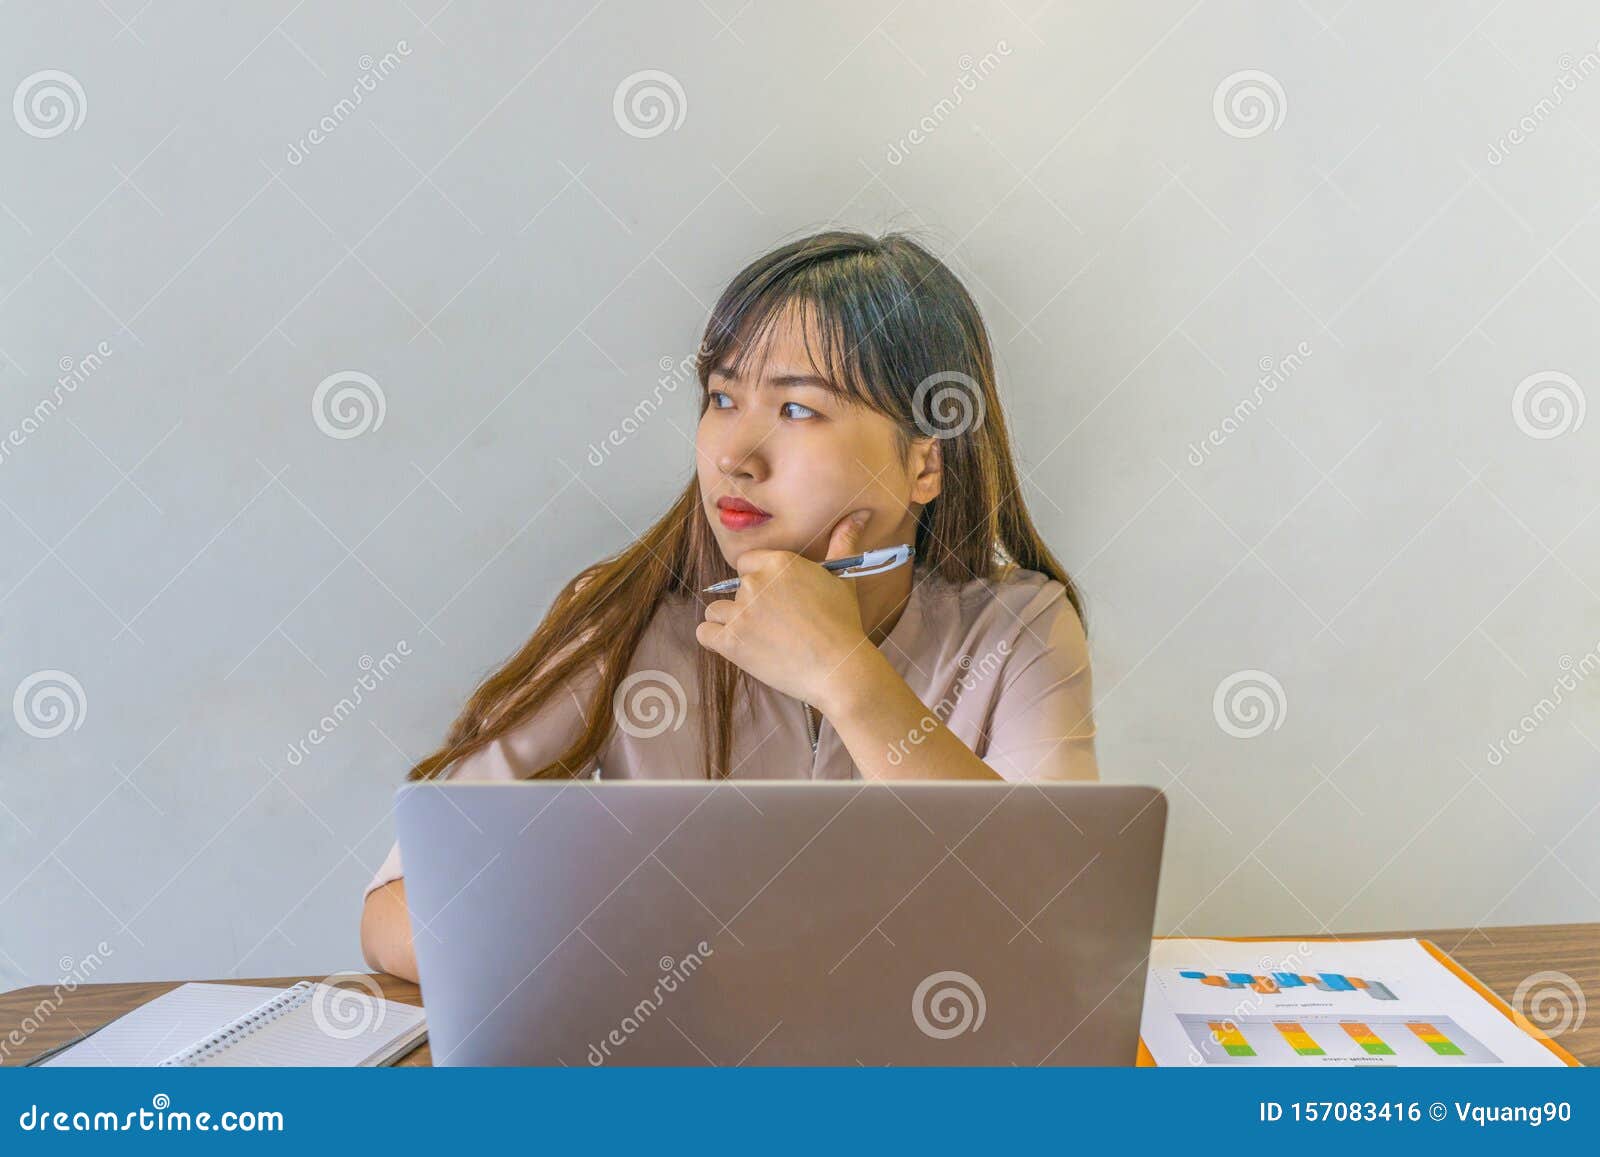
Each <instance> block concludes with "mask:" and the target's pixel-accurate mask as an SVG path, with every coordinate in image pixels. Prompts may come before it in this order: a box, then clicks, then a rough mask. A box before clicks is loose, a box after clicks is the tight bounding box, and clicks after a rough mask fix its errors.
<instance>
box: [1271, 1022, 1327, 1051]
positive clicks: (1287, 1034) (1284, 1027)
mask: <svg viewBox="0 0 1600 1157" xmlns="http://www.w3.org/2000/svg"><path fill="white" fill-rule="evenodd" d="M1272 1024H1273V1027H1274V1028H1276V1029H1277V1030H1278V1031H1279V1032H1281V1033H1282V1034H1283V1039H1284V1041H1285V1042H1287V1043H1288V1045H1289V1047H1290V1048H1292V1049H1293V1050H1294V1051H1295V1052H1297V1053H1299V1054H1300V1055H1301V1056H1303V1057H1320V1056H1322V1055H1323V1048H1322V1046H1321V1045H1319V1044H1318V1043H1317V1042H1316V1041H1314V1040H1312V1039H1311V1034H1310V1033H1308V1032H1307V1031H1306V1030H1305V1029H1303V1028H1302V1027H1300V1022H1299V1021H1296V1020H1275V1021H1273V1022H1272Z"/></svg>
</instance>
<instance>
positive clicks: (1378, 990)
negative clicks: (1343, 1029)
mask: <svg viewBox="0 0 1600 1157" xmlns="http://www.w3.org/2000/svg"><path fill="white" fill-rule="evenodd" d="M1177 972H1178V975H1179V976H1180V977H1182V978H1183V979H1185V980H1192V981H1195V982H1197V983H1199V984H1203V985H1205V986H1207V987H1208V988H1237V989H1245V990H1248V991H1250V992H1258V993H1261V994H1263V995H1268V996H1270V995H1274V994H1277V993H1290V994H1294V995H1301V996H1303V995H1305V994H1306V993H1307V992H1361V993H1365V994H1366V995H1367V996H1370V997H1372V998H1373V999H1374V1000H1396V999H1398V998H1397V997H1396V995H1395V993H1394V991H1393V990H1392V989H1391V988H1390V987H1389V986H1388V985H1387V984H1384V983H1383V982H1381V981H1377V980H1368V979H1365V978H1364V977H1360V976H1346V975H1345V974H1344V973H1342V972H1311V973H1303V972H1259V973H1252V972H1204V971H1201V970H1199V969H1194V968H1180V969H1178V970H1177Z"/></svg>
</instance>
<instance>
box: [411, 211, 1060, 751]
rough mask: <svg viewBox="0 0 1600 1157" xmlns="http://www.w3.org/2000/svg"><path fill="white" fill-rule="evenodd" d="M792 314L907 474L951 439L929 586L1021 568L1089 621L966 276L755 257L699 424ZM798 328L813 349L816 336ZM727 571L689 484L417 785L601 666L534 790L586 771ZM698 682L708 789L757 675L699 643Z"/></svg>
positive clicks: (735, 294) (466, 720)
mask: <svg viewBox="0 0 1600 1157" xmlns="http://www.w3.org/2000/svg"><path fill="white" fill-rule="evenodd" d="M790 307H794V308H795V309H797V310H799V311H800V312H801V313H802V314H803V315H804V316H805V317H806V319H807V320H812V319H816V320H819V321H821V322H822V323H824V324H821V325H819V326H817V327H816V331H815V332H818V333H820V334H821V340H822V344H823V347H824V348H823V350H822V356H821V358H820V359H819V358H817V357H816V355H815V354H813V359H812V360H813V362H814V364H815V365H816V366H817V367H819V368H821V369H822V372H823V373H824V374H826V376H827V377H828V378H829V379H830V381H832V382H833V383H834V384H835V385H837V386H838V387H840V388H841V389H842V390H843V391H844V393H845V395H846V397H848V398H849V399H851V400H852V401H853V402H855V403H858V404H860V405H864V406H867V407H869V408H871V409H873V410H876V411H877V412H879V413H882V414H885V415H887V416H888V417H890V418H892V419H893V420H894V422H895V423H896V427H897V430H898V438H897V442H898V443H899V446H900V449H901V453H902V461H904V460H905V459H904V455H905V453H906V452H907V451H908V450H909V448H910V445H911V442H912V440H914V439H926V438H929V437H938V438H940V439H941V441H940V447H939V449H940V454H941V460H942V465H943V483H942V488H941V492H940V494H939V496H938V497H937V498H935V499H934V500H933V501H931V502H929V503H928V504H927V505H925V506H924V507H923V508H922V510H921V512H920V514H919V517H918V523H917V531H916V559H917V562H916V574H917V575H918V576H919V581H925V580H926V578H927V577H928V576H930V575H937V576H938V577H940V578H942V579H945V580H948V581H950V582H953V583H965V582H968V581H971V580H973V579H998V578H1000V577H1001V576H1002V575H1003V574H1004V573H1005V572H1006V571H1007V570H1009V569H1010V568H1011V567H1013V566H1020V567H1026V568H1028V569H1030V570H1035V571H1039V572H1041V573H1042V574H1044V575H1046V576H1048V577H1049V578H1052V579H1055V580H1056V581H1057V582H1060V583H1062V584H1063V585H1064V586H1065V587H1066V593H1067V598H1068V599H1069V600H1070V602H1071V603H1072V606H1073V609H1074V610H1076V611H1077V612H1078V615H1079V617H1080V619H1081V618H1082V617H1083V606H1082V602H1081V599H1080V596H1079V594H1078V591H1077V588H1076V586H1075V585H1074V584H1073V582H1072V580H1071V579H1070V578H1068V577H1067V573H1066V571H1064V570H1063V569H1062V567H1061V564H1060V563H1059V562H1057V561H1056V559H1055V556H1054V555H1052V554H1051V553H1050V549H1049V548H1048V547H1047V546H1045V544H1044V541H1043V540H1042V539H1041V538H1040V537H1039V533H1038V531H1037V530H1035V529H1034V525H1033V520H1032V519H1031V518H1030V517H1029V514H1028V510H1027V506H1026V504H1025V503H1024V502H1023V498H1022V492H1021V483H1020V482H1019V480H1018V478H1017V471H1016V466H1015V464H1014V463H1013V461H1012V456H1011V443H1010V439H1009V436H1008V434H1007V432H1006V425H1005V420H1004V417H1003V415H1002V413H1001V410H1000V402H999V398H998V395H997V394H996V391H995V373H994V356H993V352H992V350H991V349H990V344H989V335H988V331H987V329H986V328H985V326H984V324H983V319H982V317H981V316H980V315H979V313H978V309H977V306H976V305H975V304H974V303H973V301H972V298H971V297H970V296H969V295H968V294H967V291H966V289H965V288H964V287H963V286H962V284H961V282H960V281H959V280H958V279H957V278H956V277H955V275H954V274H953V273H951V272H950V270H949V269H948V268H947V267H946V266H945V265H944V264H943V263H942V262H940V261H939V260H938V259H937V258H936V257H934V256H933V255H932V254H931V253H929V252H928V251H927V250H926V249H925V248H923V246H922V245H920V244H919V243H918V242H916V241H914V240H913V239H912V238H911V237H909V236H908V235H906V234H904V233H889V234H886V235H884V236H882V237H876V238H875V237H872V236H870V235H868V234H865V233H856V232H825V233H818V234H816V235H814V236H810V237H805V238H802V239H800V240H798V241H792V242H790V243H788V244H786V245H783V246H781V247H779V248H777V249H775V250H773V251H772V252H770V253H768V254H766V255H765V256H763V257H761V258H758V259H757V260H756V261H754V262H752V263H751V264H750V265H749V266H747V267H746V268H745V269H744V270H743V271H741V272H740V273H739V275H738V276H737V277H735V278H734V279H733V281H732V283H731V284H729V286H728V287H727V289H725V290H724V291H723V293H722V296H721V297H720V298H719V299H718V301H717V304H716V307H715V309H713V310H712V313H711V318H710V320H709V321H708V322H707V324H706V329H705V335H704V339H703V341H702V342H701V346H700V350H699V353H698V354H697V356H696V371H697V374H698V376H699V379H700V386H701V391H700V413H701V414H702V415H703V414H704V413H705V410H706V407H707V405H708V404H709V394H708V392H707V381H708V376H709V374H710V372H711V370H712V369H713V368H714V367H717V366H721V365H724V364H728V365H729V367H730V368H731V369H732V370H733V372H734V373H735V374H738V373H741V372H742V369H743V365H744V363H745V362H746V360H747V359H748V358H749V357H750V356H751V355H752V354H753V353H754V352H755V351H757V350H759V349H762V348H763V345H764V343H763V340H762V339H763V337H764V335H765V333H766V332H767V330H768V329H769V327H770V326H771V325H772V324H773V323H774V321H775V320H776V319H778V318H779V317H780V316H783V315H785V313H786V311H787V310H788V309H789V308H790ZM804 332H805V333H806V334H807V337H806V341H807V343H808V350H809V348H810V346H809V343H810V335H811V333H812V332H813V331H812V329H811V328H810V327H806V328H805V330H804ZM952 417H953V419H954V420H953V421H952ZM733 574H734V570H733V568H732V567H730V566H729V565H728V563H727V561H726V560H725V559H724V558H723V556H722V552H721V550H720V548H719V547H718V545H717V541H716V538H715V537H714V536H713V534H712V533H711V527H710V524H709V523H708V521H707V519H706V517H705V513H704V509H703V507H702V505H701V497H700V485H699V480H698V477H697V475H696V474H694V473H691V475H690V478H689V481H688V484H687V485H685V486H684V488H683V491H682V493H681V494H679V496H678V498H677V500H676V501H675V502H674V503H673V504H672V507H671V509H670V510H668V511H667V512H666V514H664V515H663V516H662V517H661V519H660V520H659V521H658V522H656V524H655V525H654V526H652V527H650V529H649V530H647V531H645V532H644V533H643V534H642V535H640V536H639V538H638V539H637V540H636V541H635V542H634V543H633V544H632V545H631V546H629V547H627V548H626V549H625V550H623V551H622V552H620V553H619V554H617V555H614V556H613V557H611V558H608V559H604V560H602V561H600V562H597V563H595V564H593V565H591V566H589V567H587V568H585V569H584V570H583V571H581V572H580V573H579V574H577V575H576V576H574V577H573V579H572V580H571V581H570V582H568V583H567V584H566V586H564V587H563V588H562V589H561V592H560V593H559V594H558V595H557V596H556V598H555V601H554V603H552V605H551V607H550V610H549V612H548V613H547V614H546V615H545V618H544V621H543V622H541V623H540V624H539V628H538V630H536V631H535V632H534V633H533V637H532V638H530V639H529V640H528V641H527V642H526V643H525V644H524V645H523V646H522V648H521V650H519V651H518V652H517V653H516V654H515V655H513V656H512V657H511V659H510V660H508V661H507V662H506V663H505V664H504V665H503V666H501V667H500V669H499V670H497V671H495V672H494V673H493V674H492V675H490V676H489V677H488V678H487V679H486V680H484V682H483V684H482V685H481V686H480V687H479V688H478V689H477V690H476V691H474V692H473V694H472V697H471V698H470V699H468V700H467V703H466V706H465V707H464V708H463V709H462V711H461V714H460V716H459V717H457V719H456V721H455V722H454V724H452V725H451V727H450V731H449V734H448V735H447V737H446V739H445V742H444V745H443V746H442V747H440V748H439V750H437V751H435V752H434V753H433V754H431V755H429V756H428V757H427V758H426V759H424V760H422V761H421V762H420V763H418V764H417V765H416V766H415V767H414V768H412V769H411V771H410V773H409V774H408V776H407V778H408V779H428V778H431V777H434V776H438V775H441V774H443V773H444V772H445V771H446V769H448V768H449V767H450V766H452V765H453V764H455V763H456V762H457V761H458V760H460V759H463V758H464V757H466V756H469V755H471V754H473V753H474V752H476V751H478V750H479V749H481V748H482V747H484V746H485V745H487V744H489V743H491V742H493V741H494V740H496V739H498V738H499V737H501V736H503V735H505V734H506V733H507V732H508V731H511V730H512V729H514V728H515V727H516V726H517V725H518V724H519V723H521V722H522V721H524V720H526V719H528V718H529V717H530V716H532V715H533V714H534V713H535V712H536V711H538V710H539V708H540V707H541V706H542V705H544V704H545V703H546V702H547V701H549V699H550V697H551V696H552V695H554V694H556V693H557V692H558V691H560V690H561V689H562V688H563V687H564V686H565V685H566V684H567V683H568V680H570V679H572V678H573V677H574V676H579V675H582V674H583V673H585V672H589V671H593V670H598V671H599V673H600V679H599V683H598V685H597V686H596V689H595V691H594V696H593V698H592V700H591V701H590V703H589V705H588V710H587V712H586V726H585V728H584V731H583V733H582V735H580V736H579V737H578V738H577V739H576V740H574V741H573V743H572V744H571V746H570V747H568V749H567V750H566V751H564V752H562V753H561V755H560V756H559V757H558V758H557V759H556V760H555V761H554V762H553V763H550V764H548V765H546V766H545V767H542V768H539V769H538V770H536V771H535V772H534V773H533V777H534V778H571V777H574V776H576V775H578V774H580V772H581V771H582V770H583V769H584V768H585V767H586V766H587V765H589V764H590V763H592V762H593V761H594V759H595V758H596V757H597V756H598V754H599V752H600V750H601V748H602V747H603V746H604V745H605V742H606V740H607V738H608V737H609V735H610V732H611V729H612V727H613V726H614V725H615V720H614V717H613V712H612V708H611V704H612V700H613V697H614V696H615V695H616V693H617V689H618V687H619V686H620V685H621V683H622V681H623V679H624V678H625V677H626V675H627V674H628V665H629V663H630V661H631V659H632V657H633V653H634V650H635V648H636V647H637V646H638V644H639V640H640V638H641V636H643V634H644V632H645V629H646V627H648V626H649V624H650V621H651V619H652V618H653V617H654V615H655V613H656V611H657V610H658V609H659V608H660V607H661V606H662V605H663V603H665V602H666V601H668V600H670V599H684V600H689V601H692V603H693V604H694V606H695V607H696V608H697V610H698V612H699V613H698V614H697V616H696V621H697V622H698V621H699V619H700V618H703V617H704V607H705V605H706V603H707V602H708V601H709V600H708V599H707V597H706V596H703V595H701V594H700V591H701V589H702V588H703V587H706V586H709V585H710V584H712V583H714V582H717V581H718V580H720V579H725V578H729V577H731V576H732V575H733ZM697 678H698V681H699V690H700V702H701V704H702V710H701V712H700V725H701V734H702V737H703V739H704V745H703V750H704V751H705V753H706V757H705V770H706V776H707V778H714V779H723V778H727V777H728V775H729V774H730V771H729V766H728V764H729V759H730V752H731V750H732V746H733V738H732V737H733V705H734V700H735V696H736V694H737V693H738V692H739V691H740V690H741V689H742V690H744V691H745V692H747V693H748V690H749V687H748V684H747V682H746V681H747V680H749V679H750V676H748V675H746V674H745V673H744V672H743V671H741V670H740V669H739V668H738V667H736V666H735V665H734V664H732V663H731V662H729V661H728V660H726V659H724V658H723V657H722V656H721V655H718V654H716V653H715V652H713V651H710V650H707V649H706V648H704V647H701V648H699V649H698V659H697ZM746 700H747V702H749V696H748V694H746Z"/></svg>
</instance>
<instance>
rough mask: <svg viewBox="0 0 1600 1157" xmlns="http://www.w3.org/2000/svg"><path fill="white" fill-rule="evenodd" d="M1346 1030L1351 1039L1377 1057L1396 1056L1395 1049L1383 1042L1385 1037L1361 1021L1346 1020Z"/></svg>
mask: <svg viewBox="0 0 1600 1157" xmlns="http://www.w3.org/2000/svg"><path fill="white" fill-rule="evenodd" d="M1344 1031H1345V1032H1347V1033H1349V1034H1350V1039H1351V1040H1353V1041H1355V1042H1356V1044H1358V1045H1360V1046H1361V1048H1362V1050H1363V1051H1364V1052H1367V1053H1370V1054H1372V1055H1373V1056H1375V1057H1392V1056H1394V1050H1393V1049H1392V1048H1390V1047H1389V1046H1388V1045H1386V1044H1384V1043H1383V1038H1382V1037H1380V1036H1379V1035H1378V1034H1377V1033H1375V1032H1373V1031H1372V1029H1370V1028H1368V1027H1367V1026H1366V1025H1364V1024H1362V1023H1361V1022H1360V1021H1346V1022H1345V1025H1344Z"/></svg>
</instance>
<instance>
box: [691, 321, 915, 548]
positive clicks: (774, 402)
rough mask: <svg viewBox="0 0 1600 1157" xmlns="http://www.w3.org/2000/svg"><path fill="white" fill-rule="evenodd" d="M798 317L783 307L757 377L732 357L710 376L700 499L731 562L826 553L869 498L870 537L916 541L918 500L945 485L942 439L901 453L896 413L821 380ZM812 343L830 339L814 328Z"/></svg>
mask: <svg viewBox="0 0 1600 1157" xmlns="http://www.w3.org/2000/svg"><path fill="white" fill-rule="evenodd" d="M799 325H800V322H799V321H798V320H797V314H796V312H795V311H790V312H789V313H788V314H787V315H785V316H783V317H780V318H777V319H774V322H773V325H772V326H771V328H770V329H769V331H768V337H767V344H766V348H765V349H763V350H757V351H754V354H753V356H752V357H750V358H749V359H748V362H747V365H746V367H745V371H744V372H745V373H746V374H747V375H749V376H748V377H744V378H734V377H732V376H730V374H729V372H728V367H727V366H726V365H723V366H718V367H715V368H714V369H713V370H712V372H711V375H710V379H709V382H708V384H707V390H708V392H709V395H710V397H709V401H708V403H707V406H706V410H705V413H704V414H703V415H702V417H701V419H700V426H699V429H698V431H697V433H696V435H695V450H696V454H695V459H696V464H697V470H698V473H699V477H700V501H701V505H702V507H703V508H704V511H705V516H706V518H707V519H709V520H710V523H711V529H712V531H713V533H714V534H715V535H716V539H717V544H718V545H719V546H720V547H721V548H722V555H723V557H724V558H725V559H727V561H728V563H729V564H730V565H733V564H735V563H737V561H738V558H739V556H740V555H741V554H743V553H744V552H745V551H747V550H750V549H753V548H761V549H769V550H770V549H775V550H791V551H794V552H795V553H797V554H800V555H803V556H804V557H806V558H809V559H811V560H812V561H814V562H821V561H823V560H824V559H825V558H826V557H827V551H828V540H829V537H830V536H831V534H832V532H833V529H834V527H835V526H837V525H838V523H839V521H840V520H841V519H843V518H844V517H845V516H846V515H848V514H850V513H851V512H852V511H856V510H862V509H865V510H869V511H871V516H870V517H869V518H868V520H867V524H866V526H865V528H864V529H863V531H862V535H861V538H860V542H861V549H863V550H870V549H873V548H876V547H880V546H895V545H898V544H900V543H902V542H913V541H915V532H916V521H917V512H918V511H920V510H921V508H922V507H923V506H924V505H925V504H927V503H928V502H930V501H932V500H933V499H934V498H935V497H936V496H937V495H938V493H939V485H940V475H939V454H938V450H937V446H936V440H935V439H933V438H922V439H918V440H915V441H913V443H912V445H911V450H910V453H909V458H908V461H906V462H902V461H901V460H900V455H899V453H898V452H897V449H896V442H895V424H894V422H892V421H891V420H890V419H889V418H887V417H886V416H884V415H883V414H880V413H878V412H876V411H874V410H869V409H867V408H866V407H864V406H861V405H859V404H857V403H855V402H854V401H853V400H850V399H847V398H845V397H844V396H842V395H838V394H835V393H833V392H832V390H831V389H829V388H828V387H826V386H825V385H823V384H822V383H821V381H820V380H819V379H820V378H821V377H822V374H821V371H819V370H818V369H817V368H816V367H815V366H813V364H812V362H811V358H810V356H809V354H808V353H807V351H806V343H805V340H804V336H803V334H802V332H801V330H800V328H799ZM812 332H813V335H815V330H813V331H812ZM812 348H818V349H820V348H821V345H820V342H819V341H818V340H817V339H816V337H815V336H813V341H812ZM757 373H759V374H761V377H760V379H759V380H755V375H756V374H757ZM740 500H742V501H740ZM744 504H748V506H753V507H755V508H756V510H755V512H749V511H748V510H747V509H745V506H744Z"/></svg>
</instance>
